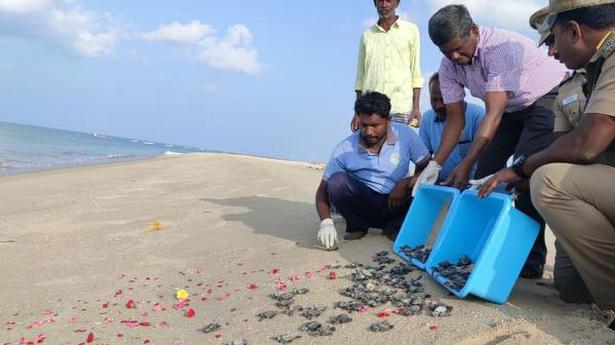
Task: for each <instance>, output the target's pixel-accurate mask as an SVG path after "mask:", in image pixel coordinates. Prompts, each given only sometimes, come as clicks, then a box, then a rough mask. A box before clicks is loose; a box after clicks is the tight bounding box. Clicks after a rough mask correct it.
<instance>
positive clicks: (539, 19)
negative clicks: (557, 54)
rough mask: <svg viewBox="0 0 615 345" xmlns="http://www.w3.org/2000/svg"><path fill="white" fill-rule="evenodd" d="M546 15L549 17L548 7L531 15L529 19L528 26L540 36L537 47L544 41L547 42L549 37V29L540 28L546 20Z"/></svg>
mask: <svg viewBox="0 0 615 345" xmlns="http://www.w3.org/2000/svg"><path fill="white" fill-rule="evenodd" d="M548 15H549V6H546V7H543V8H541V9H540V10H538V11H537V12H536V13H534V14H532V16H531V17H530V26H531V27H532V29H535V30H538V33H539V34H540V38H539V39H538V46H539V47H540V46H541V45H542V44H543V43H545V41H546V40H547V38H548V37H549V36H551V29H550V28H549V29H546V28H544V29H543V26H542V24H543V23H544V22H545V19H547V16H548Z"/></svg>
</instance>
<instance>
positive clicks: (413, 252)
mask: <svg viewBox="0 0 615 345" xmlns="http://www.w3.org/2000/svg"><path fill="white" fill-rule="evenodd" d="M400 249H401V251H402V253H404V254H406V256H408V257H410V258H412V259H415V260H418V261H420V262H423V263H424V262H426V261H427V258H429V254H431V248H426V247H425V246H424V245H422V244H421V245H418V246H416V247H414V248H412V247H409V246H403V247H401V248H400Z"/></svg>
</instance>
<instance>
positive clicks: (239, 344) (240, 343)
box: [222, 339, 248, 345]
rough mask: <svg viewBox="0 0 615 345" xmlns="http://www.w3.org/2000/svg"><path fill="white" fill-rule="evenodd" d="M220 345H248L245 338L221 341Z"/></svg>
mask: <svg viewBox="0 0 615 345" xmlns="http://www.w3.org/2000/svg"><path fill="white" fill-rule="evenodd" d="M222 345H248V341H247V340H245V339H237V340H233V341H231V342H230V343H223V344H222Z"/></svg>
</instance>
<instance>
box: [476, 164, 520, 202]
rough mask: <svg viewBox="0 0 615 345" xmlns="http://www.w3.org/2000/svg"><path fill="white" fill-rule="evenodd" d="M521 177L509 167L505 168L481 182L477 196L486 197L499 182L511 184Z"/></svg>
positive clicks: (518, 180)
mask: <svg viewBox="0 0 615 345" xmlns="http://www.w3.org/2000/svg"><path fill="white" fill-rule="evenodd" d="M521 181H522V178H521V177H519V175H517V174H516V173H515V171H514V170H512V169H511V168H506V169H502V170H500V171H498V172H497V173H495V174H494V175H493V176H492V177H491V178H490V179H489V180H487V182H485V183H483V185H482V186H480V189H479V190H478V196H479V197H480V198H486V197H488V196H489V194H491V192H493V190H494V189H495V188H496V187H497V186H498V185H499V184H501V183H505V184H511V183H517V182H521Z"/></svg>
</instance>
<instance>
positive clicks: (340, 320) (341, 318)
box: [329, 314, 352, 325]
mask: <svg viewBox="0 0 615 345" xmlns="http://www.w3.org/2000/svg"><path fill="white" fill-rule="evenodd" d="M349 322H352V318H351V317H350V316H348V314H339V315H337V316H331V317H330V318H329V323H330V324H332V325H339V324H344V323H349Z"/></svg>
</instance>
